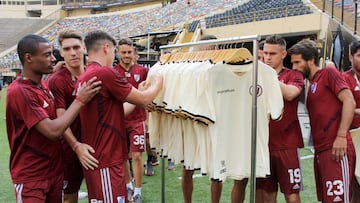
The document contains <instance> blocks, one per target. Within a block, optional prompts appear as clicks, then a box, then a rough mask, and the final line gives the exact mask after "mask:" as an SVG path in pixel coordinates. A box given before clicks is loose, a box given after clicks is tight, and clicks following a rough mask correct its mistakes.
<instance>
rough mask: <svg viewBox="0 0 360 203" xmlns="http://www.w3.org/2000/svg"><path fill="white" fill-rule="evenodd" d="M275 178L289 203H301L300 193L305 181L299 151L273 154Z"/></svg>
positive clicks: (281, 151)
mask: <svg viewBox="0 0 360 203" xmlns="http://www.w3.org/2000/svg"><path fill="white" fill-rule="evenodd" d="M271 160H273V162H272V165H273V169H274V172H273V173H274V174H275V177H276V178H277V181H278V182H279V185H280V190H281V192H282V193H283V194H284V197H285V200H286V202H287V203H300V194H299V193H300V191H301V190H302V189H303V181H302V175H301V168H300V155H299V150H298V149H287V150H278V151H275V152H271ZM275 198H276V197H275Z"/></svg>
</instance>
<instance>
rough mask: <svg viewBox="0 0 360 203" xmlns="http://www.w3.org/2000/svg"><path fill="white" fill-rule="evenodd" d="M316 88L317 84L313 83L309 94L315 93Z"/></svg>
mask: <svg viewBox="0 0 360 203" xmlns="http://www.w3.org/2000/svg"><path fill="white" fill-rule="evenodd" d="M316 88H317V82H315V83H313V84H312V85H311V87H310V89H311V93H315V92H316Z"/></svg>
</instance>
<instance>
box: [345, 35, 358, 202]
mask: <svg viewBox="0 0 360 203" xmlns="http://www.w3.org/2000/svg"><path fill="white" fill-rule="evenodd" d="M349 53H350V54H349V60H350V62H351V68H350V69H349V70H348V71H346V72H345V73H343V75H344V78H345V81H346V82H347V84H348V85H349V87H350V90H351V92H352V94H353V96H354V99H355V101H356V108H355V116H354V119H353V121H352V123H351V129H355V128H359V127H360V82H359V77H360V41H355V42H352V43H351V44H350V46H349ZM357 158H358V157H357ZM359 161H360V160H359ZM351 202H352V203H360V186H359V182H358V181H357V179H356V178H355V179H354V182H353V185H352V197H351Z"/></svg>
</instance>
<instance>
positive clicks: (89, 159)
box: [74, 142, 99, 170]
mask: <svg viewBox="0 0 360 203" xmlns="http://www.w3.org/2000/svg"><path fill="white" fill-rule="evenodd" d="M76 145H77V146H76V147H75V149H74V151H75V153H76V155H77V157H78V158H79V161H80V163H81V165H82V166H83V167H84V168H85V169H86V170H89V169H91V170H94V169H95V168H97V167H98V164H99V161H98V160H97V159H95V157H93V156H92V155H91V154H90V153H95V150H94V149H93V148H92V147H91V146H90V145H88V144H84V143H80V142H78V143H76Z"/></svg>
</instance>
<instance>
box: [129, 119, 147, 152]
mask: <svg viewBox="0 0 360 203" xmlns="http://www.w3.org/2000/svg"><path fill="white" fill-rule="evenodd" d="M126 131H127V134H128V136H129V140H130V152H144V151H145V150H146V127H145V122H144V121H141V122H136V123H130V124H127V126H126Z"/></svg>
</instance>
